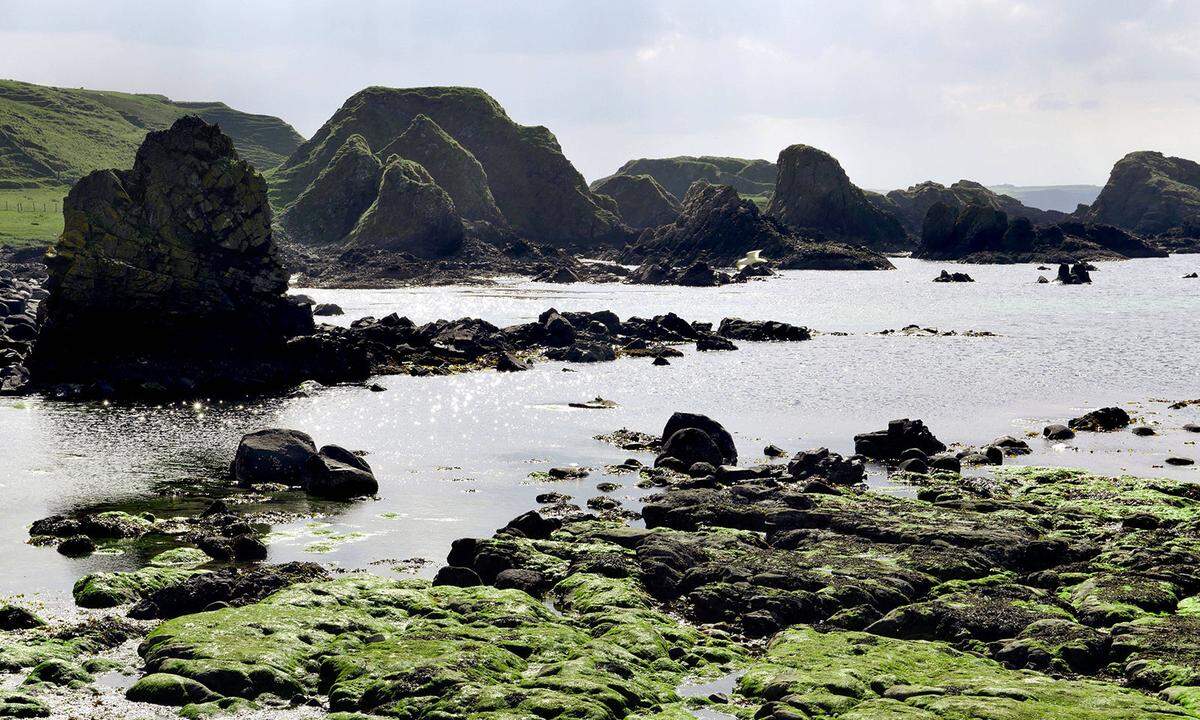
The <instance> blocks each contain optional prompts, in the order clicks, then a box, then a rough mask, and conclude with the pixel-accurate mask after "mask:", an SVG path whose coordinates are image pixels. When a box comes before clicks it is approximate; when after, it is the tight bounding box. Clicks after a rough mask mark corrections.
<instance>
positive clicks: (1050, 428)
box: [1042, 423, 1075, 440]
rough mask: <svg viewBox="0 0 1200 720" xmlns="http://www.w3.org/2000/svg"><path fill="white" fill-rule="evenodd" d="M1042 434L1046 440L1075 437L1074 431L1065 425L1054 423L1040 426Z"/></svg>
mask: <svg viewBox="0 0 1200 720" xmlns="http://www.w3.org/2000/svg"><path fill="white" fill-rule="evenodd" d="M1042 435H1043V436H1044V437H1045V438H1046V439H1047V440H1070V439H1071V438H1073V437H1075V431H1074V430H1072V429H1071V428H1069V427H1067V426H1066V425H1062V424H1058V423H1056V424H1053V425H1047V426H1046V427H1044V428H1042Z"/></svg>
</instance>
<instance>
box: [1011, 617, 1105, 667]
mask: <svg viewBox="0 0 1200 720" xmlns="http://www.w3.org/2000/svg"><path fill="white" fill-rule="evenodd" d="M1107 650H1108V635H1107V633H1104V632H1102V631H1100V630H1096V629H1094V628H1090V627H1087V626H1086V625H1080V624H1079V623H1077V622H1074V621H1072V620H1069V619H1056V618H1046V619H1042V620H1036V621H1034V622H1032V623H1030V624H1029V625H1027V626H1026V627H1025V628H1024V629H1023V630H1021V632H1020V633H1018V634H1017V636H1016V637H1015V638H1012V639H1009V640H1003V641H1001V642H999V643H998V644H997V646H996V647H995V648H994V649H993V654H994V655H995V657H996V659H997V660H999V661H1001V662H1003V663H1004V664H1006V665H1009V666H1011V667H1016V668H1028V669H1030V670H1042V671H1054V672H1076V673H1084V674H1088V673H1093V672H1095V671H1096V670H1098V669H1099V668H1101V667H1103V666H1104V665H1105V664H1106V655H1107Z"/></svg>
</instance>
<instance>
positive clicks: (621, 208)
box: [592, 175, 679, 230]
mask: <svg viewBox="0 0 1200 720" xmlns="http://www.w3.org/2000/svg"><path fill="white" fill-rule="evenodd" d="M592 191H593V192H595V193H597V194H599V195H607V196H608V197H611V198H612V199H613V200H614V201H615V202H616V205H617V212H618V214H619V215H620V216H621V220H623V221H624V222H625V224H626V225H628V226H629V227H631V228H634V229H637V230H640V229H642V228H648V227H657V226H658V225H664V224H666V223H669V222H671V221H673V220H674V219H675V217H676V216H677V215H679V200H677V199H676V198H675V196H674V195H672V194H671V193H669V192H667V190H666V189H665V188H664V187H663V186H662V185H659V184H658V181H656V180H655V179H654V178H652V177H650V176H649V175H613V176H611V177H607V178H605V179H604V180H601V181H600V182H598V183H593V185H592Z"/></svg>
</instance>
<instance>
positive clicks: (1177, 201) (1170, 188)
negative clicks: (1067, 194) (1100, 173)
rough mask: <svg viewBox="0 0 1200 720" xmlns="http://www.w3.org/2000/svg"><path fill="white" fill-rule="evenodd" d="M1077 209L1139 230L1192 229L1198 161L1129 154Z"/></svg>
mask: <svg viewBox="0 0 1200 720" xmlns="http://www.w3.org/2000/svg"><path fill="white" fill-rule="evenodd" d="M1079 214H1082V215H1083V217H1084V218H1086V219H1087V220H1088V221H1091V222H1100V223H1107V224H1110V225H1116V226H1117V227H1122V228H1126V229H1128V230H1130V231H1132V232H1136V233H1141V234H1143V235H1160V234H1166V233H1169V232H1171V231H1173V230H1180V229H1186V228H1194V227H1196V226H1198V225H1200V164H1197V163H1195V162H1193V161H1191V160H1186V159H1184V158H1178V157H1170V156H1166V155H1163V154H1162V153H1159V152H1149V151H1140V152H1132V153H1129V154H1128V155H1126V156H1125V157H1123V158H1121V159H1120V160H1119V161H1117V163H1116V165H1114V166H1113V169H1112V172H1111V174H1110V175H1109V177H1108V182H1107V183H1106V184H1105V186H1104V189H1103V190H1101V191H1100V195H1099V196H1098V197H1097V198H1096V200H1095V202H1093V203H1092V204H1091V206H1090V207H1088V208H1086V209H1085V210H1082V211H1081V213H1079Z"/></svg>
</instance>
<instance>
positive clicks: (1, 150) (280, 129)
mask: <svg viewBox="0 0 1200 720" xmlns="http://www.w3.org/2000/svg"><path fill="white" fill-rule="evenodd" d="M187 114H194V115H199V116H200V117H202V118H204V119H205V120H207V121H209V122H215V123H219V124H220V125H221V129H222V130H224V131H225V133H226V134H227V135H229V137H231V138H232V139H233V143H234V145H235V146H236V147H237V149H238V152H239V153H240V154H241V156H242V157H243V158H245V159H246V160H247V161H249V162H250V163H252V164H253V165H254V166H255V167H257V168H259V169H260V170H267V169H270V168H272V167H275V166H276V165H278V164H279V163H280V162H282V161H283V160H284V159H285V158H286V157H287V156H288V155H290V154H291V153H292V151H293V150H295V149H296V148H297V147H298V146H299V145H300V143H302V142H303V141H304V138H302V137H301V136H300V134H299V133H297V132H296V131H295V130H294V129H293V128H292V126H290V125H288V124H287V123H285V122H284V121H282V120H280V119H279V118H276V117H271V116H269V115H252V114H250V113H244V112H239V111H237V110H234V109H232V108H230V107H228V106H227V105H225V104H223V103H218V102H176V101H173V100H171V99H169V98H167V97H164V96H162V95H136V94H132V93H120V92H106V91H100V90H82V89H80V90H72V89H67V88H53V87H44V86H41V85H31V84H29V83H23V82H16V81H12V80H0V189H13V188H31V187H45V188H59V187H67V186H69V185H71V184H72V183H74V182H75V181H76V180H78V179H79V178H80V177H82V176H83V175H86V174H87V173H89V172H91V171H93V170H99V169H101V168H110V167H116V168H126V167H129V166H130V165H132V164H133V155H134V153H135V152H136V151H137V148H138V145H140V144H141V142H142V138H143V137H145V135H146V133H147V132H148V131H150V130H161V129H162V128H165V127H167V126H169V125H170V124H171V123H172V122H174V121H175V119H176V118H178V117H180V116H182V115H187Z"/></svg>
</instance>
